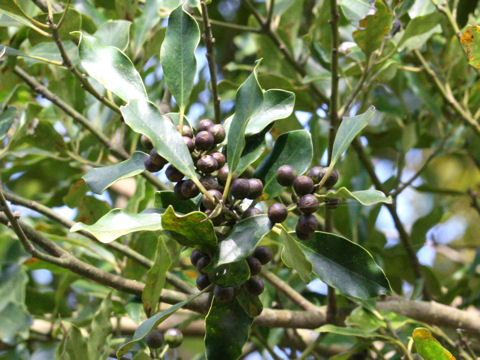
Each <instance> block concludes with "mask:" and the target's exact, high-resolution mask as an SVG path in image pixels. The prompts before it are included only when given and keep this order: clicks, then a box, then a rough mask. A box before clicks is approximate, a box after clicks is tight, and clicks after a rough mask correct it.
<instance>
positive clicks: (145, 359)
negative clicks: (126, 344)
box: [132, 352, 152, 360]
mask: <svg viewBox="0 0 480 360" xmlns="http://www.w3.org/2000/svg"><path fill="white" fill-rule="evenodd" d="M132 360H152V358H151V357H150V356H148V355H147V354H145V353H144V352H139V353H136V354H135V356H134V357H133V358H132Z"/></svg>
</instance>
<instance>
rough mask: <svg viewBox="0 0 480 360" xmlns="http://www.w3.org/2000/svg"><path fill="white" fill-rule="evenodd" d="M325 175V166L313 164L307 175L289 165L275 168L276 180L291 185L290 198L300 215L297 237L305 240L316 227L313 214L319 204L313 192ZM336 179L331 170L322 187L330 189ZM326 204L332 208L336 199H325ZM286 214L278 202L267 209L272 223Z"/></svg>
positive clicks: (337, 201) (283, 207)
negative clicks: (291, 192) (299, 172)
mask: <svg viewBox="0 0 480 360" xmlns="http://www.w3.org/2000/svg"><path fill="white" fill-rule="evenodd" d="M325 175H326V168H324V167H321V166H315V167H313V168H311V169H310V171H309V173H308V175H301V176H297V172H296V170H295V169H294V168H293V167H292V166H290V165H283V166H281V167H280V168H279V169H278V170H277V181H278V183H279V184H280V185H283V186H289V187H293V190H294V193H293V194H292V200H293V201H294V202H295V203H296V204H297V208H298V209H299V210H300V212H301V215H300V216H299V218H298V223H297V226H296V228H295V232H296V234H297V237H298V238H299V239H301V240H306V239H308V238H309V237H311V236H312V235H313V233H314V232H315V230H317V229H318V221H317V219H316V218H315V216H314V215H313V214H314V213H315V212H316V211H317V210H318V208H319V206H320V204H319V201H318V199H317V197H316V196H315V195H314V193H315V192H316V191H317V190H319V189H318V188H319V186H318V185H319V183H320V182H321V181H322V180H323V177H324V176H325ZM337 181H338V172H337V171H336V170H333V171H332V173H331V174H330V176H329V177H328V179H327V180H326V181H325V182H324V185H323V186H324V187H325V188H327V189H330V188H331V187H332V186H334V185H335V184H336V183H337ZM325 203H326V206H327V207H329V208H333V207H336V206H338V204H339V200H338V199H325ZM287 215H288V211H287V209H286V208H285V206H283V205H282V204H280V203H274V204H272V205H271V206H270V207H269V209H268V217H269V219H270V221H272V222H273V223H281V222H283V221H284V220H285V219H286V218H287Z"/></svg>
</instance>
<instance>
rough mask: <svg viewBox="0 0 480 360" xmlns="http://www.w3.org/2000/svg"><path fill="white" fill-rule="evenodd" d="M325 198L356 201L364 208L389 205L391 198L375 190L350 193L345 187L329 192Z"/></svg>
mask: <svg viewBox="0 0 480 360" xmlns="http://www.w3.org/2000/svg"><path fill="white" fill-rule="evenodd" d="M325 197H327V198H341V199H353V200H356V201H358V202H359V203H360V204H362V205H364V206H370V205H376V204H380V203H383V204H391V203H392V197H391V196H385V194H384V193H383V192H381V191H378V190H375V189H369V190H359V191H352V192H351V191H350V190H348V189H347V188H346V187H341V188H340V189H338V190H330V191H329V192H327V193H326V194H325Z"/></svg>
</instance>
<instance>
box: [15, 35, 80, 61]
mask: <svg viewBox="0 0 480 360" xmlns="http://www.w3.org/2000/svg"><path fill="white" fill-rule="evenodd" d="M63 46H64V48H65V51H66V53H67V55H68V57H69V58H70V59H71V61H72V63H73V64H76V63H78V47H77V46H76V45H75V44H74V43H73V42H72V41H65V42H64V43H63ZM23 56H24V57H26V59H25V63H26V64H27V65H29V66H31V65H33V64H37V63H39V62H45V60H51V61H57V62H59V63H62V61H63V60H62V56H61V55H60V51H58V47H57V44H55V43H53V42H41V43H38V44H37V45H35V46H34V47H32V48H31V49H30V50H28V54H24V55H23Z"/></svg>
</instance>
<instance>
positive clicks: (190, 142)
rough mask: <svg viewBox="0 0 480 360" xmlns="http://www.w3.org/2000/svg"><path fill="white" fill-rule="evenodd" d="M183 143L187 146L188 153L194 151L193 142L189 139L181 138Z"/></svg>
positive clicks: (186, 137)
mask: <svg viewBox="0 0 480 360" xmlns="http://www.w3.org/2000/svg"><path fill="white" fill-rule="evenodd" d="M183 142H184V143H185V145H187V148H188V151H190V152H192V151H193V150H195V142H194V140H193V139H192V138H191V137H188V136H183Z"/></svg>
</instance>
